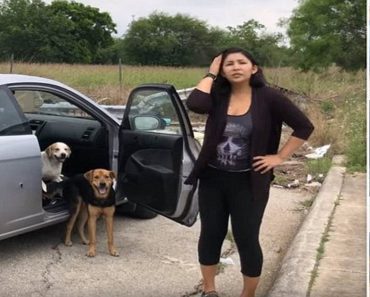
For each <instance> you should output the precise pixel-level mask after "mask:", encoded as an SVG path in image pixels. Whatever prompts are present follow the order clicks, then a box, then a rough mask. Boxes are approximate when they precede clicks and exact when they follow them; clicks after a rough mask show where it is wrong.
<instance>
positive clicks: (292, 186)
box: [287, 179, 299, 188]
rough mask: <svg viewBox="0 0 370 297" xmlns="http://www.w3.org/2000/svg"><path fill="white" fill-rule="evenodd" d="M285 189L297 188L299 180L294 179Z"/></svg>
mask: <svg viewBox="0 0 370 297" xmlns="http://www.w3.org/2000/svg"><path fill="white" fill-rule="evenodd" d="M287 187H288V188H297V187H299V180H298V179H295V180H294V181H293V182H291V183H289V184H287Z"/></svg>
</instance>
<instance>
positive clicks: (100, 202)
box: [87, 187, 116, 207]
mask: <svg viewBox="0 0 370 297" xmlns="http://www.w3.org/2000/svg"><path fill="white" fill-rule="evenodd" d="M87 202H88V203H89V204H91V205H93V206H96V207H109V206H112V205H114V204H115V203H116V200H115V197H114V190H113V188H112V187H111V189H110V191H109V196H108V198H106V199H98V198H95V197H93V196H90V195H89V196H88V198H87Z"/></svg>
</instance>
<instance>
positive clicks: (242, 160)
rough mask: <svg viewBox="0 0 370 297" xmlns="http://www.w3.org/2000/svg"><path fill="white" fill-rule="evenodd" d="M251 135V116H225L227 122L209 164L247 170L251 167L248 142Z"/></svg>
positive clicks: (229, 169) (223, 168)
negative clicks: (214, 154)
mask: <svg viewBox="0 0 370 297" xmlns="http://www.w3.org/2000/svg"><path fill="white" fill-rule="evenodd" d="M251 135H252V116H251V113H250V112H247V113H245V114H244V115H238V116H232V115H228V116H227V123H226V127H225V131H224V134H223V136H222V140H221V142H220V143H219V144H218V146H217V153H216V156H215V157H214V158H213V159H211V161H210V162H209V165H210V166H212V167H216V168H217V169H221V170H225V171H247V170H250V168H251V160H250V142H251Z"/></svg>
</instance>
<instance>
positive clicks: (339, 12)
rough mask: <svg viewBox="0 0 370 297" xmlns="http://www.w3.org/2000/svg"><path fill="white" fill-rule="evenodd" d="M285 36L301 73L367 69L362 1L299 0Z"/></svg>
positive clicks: (364, 17)
mask: <svg viewBox="0 0 370 297" xmlns="http://www.w3.org/2000/svg"><path fill="white" fill-rule="evenodd" d="M287 33H288V36H289V38H290V42H291V47H292V50H293V53H294V55H295V58H296V60H297V64H298V66H299V67H300V68H302V69H303V70H308V69H315V70H318V69H321V68H326V67H328V66H330V65H332V64H336V65H338V66H340V67H342V68H343V69H346V70H355V69H361V68H365V67H366V1H365V0H301V1H300V4H299V6H298V8H297V9H295V10H294V11H293V15H292V17H291V18H290V19H289V20H288V31H287Z"/></svg>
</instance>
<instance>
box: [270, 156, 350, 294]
mask: <svg viewBox="0 0 370 297" xmlns="http://www.w3.org/2000/svg"><path fill="white" fill-rule="evenodd" d="M342 161H343V157H342V156H335V157H334V158H333V162H332V167H331V168H330V170H329V172H328V174H327V176H326V178H325V181H324V183H323V185H322V186H321V189H320V191H319V193H318V195H317V197H316V198H315V200H314V203H313V204H312V206H311V210H310V212H309V214H308V215H307V217H306V218H305V220H304V222H303V224H302V226H301V227H300V229H299V230H298V232H297V234H296V236H295V238H294V240H293V242H292V244H291V246H290V247H289V249H288V251H287V253H286V255H285V257H284V259H283V261H282V265H281V268H280V271H279V273H278V277H277V279H276V280H275V282H274V284H273V286H272V288H271V289H270V291H269V293H268V295H267V296H266V297H292V296H294V297H306V296H307V291H308V288H309V283H310V279H311V272H312V271H313V269H314V267H315V264H316V255H317V248H318V247H319V246H320V242H321V238H322V235H323V233H324V232H325V229H326V227H327V225H328V222H329V218H330V216H331V214H332V212H333V209H334V207H335V202H336V201H337V199H338V197H339V195H340V193H341V188H342V184H343V180H344V173H345V167H342V166H340V164H341V163H342Z"/></svg>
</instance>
